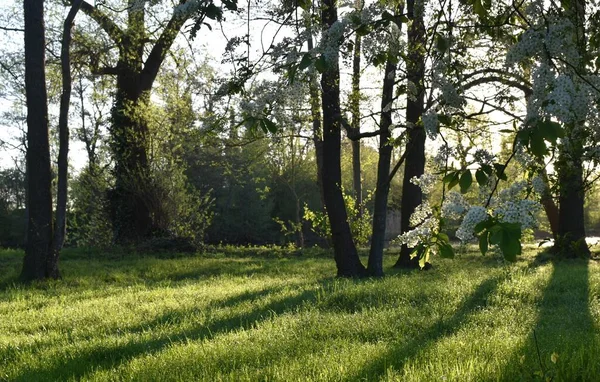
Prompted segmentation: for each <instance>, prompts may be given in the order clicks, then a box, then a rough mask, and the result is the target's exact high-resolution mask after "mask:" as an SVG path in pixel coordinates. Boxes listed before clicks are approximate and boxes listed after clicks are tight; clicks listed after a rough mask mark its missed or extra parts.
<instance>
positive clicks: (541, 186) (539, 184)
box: [531, 175, 548, 195]
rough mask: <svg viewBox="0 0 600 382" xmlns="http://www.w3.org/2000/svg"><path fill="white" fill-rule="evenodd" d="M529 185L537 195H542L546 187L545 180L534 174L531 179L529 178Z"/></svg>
mask: <svg viewBox="0 0 600 382" xmlns="http://www.w3.org/2000/svg"><path fill="white" fill-rule="evenodd" d="M531 186H532V188H533V191H535V193H536V194H538V195H543V194H544V193H545V192H546V190H547V188H548V187H547V186H546V182H544V180H543V179H542V177H541V176H539V175H536V176H534V177H533V179H531Z"/></svg>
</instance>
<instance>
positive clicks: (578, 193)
mask: <svg viewBox="0 0 600 382" xmlns="http://www.w3.org/2000/svg"><path fill="white" fill-rule="evenodd" d="M569 133H571V134H569ZM567 136H569V137H570V139H572V140H573V142H571V144H570V145H569V149H568V151H569V152H565V151H567V150H566V148H565V147H563V148H562V150H561V152H560V153H559V160H558V163H557V174H558V184H559V197H558V203H559V208H560V209H559V212H558V236H557V238H556V241H555V244H554V252H555V253H556V254H558V255H559V256H560V257H565V258H577V257H590V255H591V253H590V249H589V248H588V246H587V243H586V242H585V223H584V217H585V215H584V201H585V199H584V198H585V192H584V187H583V165H582V163H581V158H582V154H583V147H582V145H581V141H582V140H579V139H581V138H579V137H576V134H573V132H572V131H571V132H567ZM578 140H579V141H578Z"/></svg>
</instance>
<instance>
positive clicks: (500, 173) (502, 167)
mask: <svg viewBox="0 0 600 382" xmlns="http://www.w3.org/2000/svg"><path fill="white" fill-rule="evenodd" d="M494 169H495V170H496V175H497V176H498V179H502V180H508V177H507V176H506V173H505V171H504V170H506V166H505V165H503V164H500V163H494Z"/></svg>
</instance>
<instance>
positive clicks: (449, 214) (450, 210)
mask: <svg viewBox="0 0 600 382" xmlns="http://www.w3.org/2000/svg"><path fill="white" fill-rule="evenodd" d="M469 207H470V206H469V203H467V201H466V200H465V198H464V196H463V195H462V194H461V193H459V192H457V191H450V192H449V193H448V194H447V195H446V198H445V199H444V203H442V217H445V218H448V219H460V217H461V216H463V215H464V214H465V212H467V211H468V210H469Z"/></svg>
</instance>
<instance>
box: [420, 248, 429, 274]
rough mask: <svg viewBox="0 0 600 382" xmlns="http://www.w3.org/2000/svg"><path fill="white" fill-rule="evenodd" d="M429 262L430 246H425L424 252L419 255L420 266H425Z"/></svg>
mask: <svg viewBox="0 0 600 382" xmlns="http://www.w3.org/2000/svg"><path fill="white" fill-rule="evenodd" d="M428 262H429V248H424V251H423V254H422V255H421V256H420V257H419V267H421V269H423V268H425V264H427V263H428Z"/></svg>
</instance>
